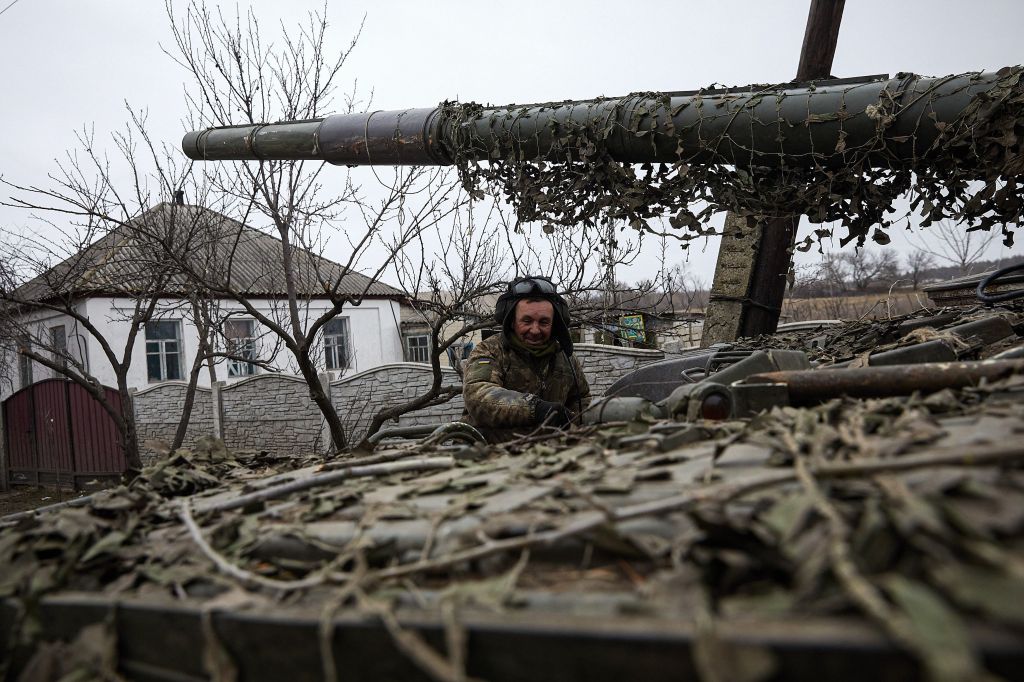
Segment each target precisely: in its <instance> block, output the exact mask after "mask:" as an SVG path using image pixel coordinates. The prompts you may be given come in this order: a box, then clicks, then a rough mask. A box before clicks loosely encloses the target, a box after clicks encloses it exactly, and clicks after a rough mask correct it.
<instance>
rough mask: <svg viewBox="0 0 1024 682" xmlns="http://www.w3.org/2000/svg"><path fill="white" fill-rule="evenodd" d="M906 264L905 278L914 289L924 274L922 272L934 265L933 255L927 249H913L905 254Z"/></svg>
mask: <svg viewBox="0 0 1024 682" xmlns="http://www.w3.org/2000/svg"><path fill="white" fill-rule="evenodd" d="M906 264H907V266H906V267H907V270H906V274H907V278H908V279H909V280H910V283H911V285H912V286H913V287H914V289H917V288H918V286H919V285H920V284H921V278H922V277H923V276H924V273H925V272H926V271H927V270H930V269H931V268H933V267H935V256H933V255H932V254H930V253H928V252H927V251H921V250H920V249H915V250H914V251H911V252H910V253H908V254H907V257H906Z"/></svg>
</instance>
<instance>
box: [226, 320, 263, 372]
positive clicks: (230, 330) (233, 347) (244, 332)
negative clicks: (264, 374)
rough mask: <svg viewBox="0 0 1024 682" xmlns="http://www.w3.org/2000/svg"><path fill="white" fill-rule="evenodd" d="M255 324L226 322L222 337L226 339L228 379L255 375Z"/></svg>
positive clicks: (244, 321)
mask: <svg viewBox="0 0 1024 682" xmlns="http://www.w3.org/2000/svg"><path fill="white" fill-rule="evenodd" d="M255 329H256V322H255V321H254V320H227V321H226V322H225V323H224V336H225V337H226V338H227V342H228V344H227V351H228V354H229V355H230V356H231V357H230V358H229V359H228V376H229V377H247V376H252V375H253V374H256V365H255V364H253V363H252V362H250V361H252V360H255V359H256V332H255Z"/></svg>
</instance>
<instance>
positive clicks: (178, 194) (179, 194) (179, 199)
mask: <svg viewBox="0 0 1024 682" xmlns="http://www.w3.org/2000/svg"><path fill="white" fill-rule="evenodd" d="M174 203H175V204H177V205H178V206H184V205H185V190H181V189H176V190H174Z"/></svg>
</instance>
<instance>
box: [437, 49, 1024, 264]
mask: <svg viewBox="0 0 1024 682" xmlns="http://www.w3.org/2000/svg"><path fill="white" fill-rule="evenodd" d="M1021 73H1022V67H1012V68H1009V67H1008V68H1006V69H1003V70H1001V71H999V72H998V78H997V79H996V82H995V84H994V86H993V87H991V88H990V89H987V90H986V91H984V92H982V93H981V94H979V95H977V96H976V97H974V99H973V100H972V101H971V103H970V105H968V106H967V107H966V108H965V109H964V110H963V111H962V112H961V114H960V116H959V117H958V118H957V119H956V120H955V121H952V122H941V121H937V120H936V119H935V115H934V112H933V110H932V107H931V104H932V100H933V99H936V98H939V97H943V96H948V95H949V92H948V89H949V88H948V87H947V86H948V84H949V83H952V82H956V81H957V79H962V82H961V83H960V85H959V86H958V88H957V89H958V90H959V89H969V88H973V87H974V85H975V84H977V83H978V82H979V81H980V79H981V78H982V75H981V74H963V75H961V76H949V77H946V78H939V79H934V80H933V81H930V83H931V85H930V86H929V88H928V89H927V90H925V91H924V92H916V91H911V90H908V89H907V83H910V82H913V77H912V76H910V75H908V74H899V75H897V77H896V78H895V79H894V83H895V85H893V86H892V87H886V88H885V89H884V90H882V91H881V94H880V96H879V98H878V100H877V101H876V102H874V103H873V104H870V105H868V106H866V107H864V108H863V110H848V109H847V108H846V104H845V102H844V103H843V104H842V108H840V109H838V110H836V111H835V112H833V113H827V114H810V113H808V114H806V116H805V118H804V119H803V120H800V121H795V122H794V121H786V120H784V119H783V118H782V115H781V113H780V114H779V118H778V120H777V121H767V122H763V126H764V127H768V128H771V127H773V126H776V125H777V126H778V128H779V130H780V131H783V130H793V129H796V128H801V127H807V128H809V129H811V134H812V135H813V128H814V127H815V126H829V125H831V126H834V125H836V124H837V122H838V124H839V125H840V126H841V127H842V126H845V125H847V124H848V123H849V124H852V123H854V122H856V120H857V119H858V117H859V118H861V119H863V117H868V118H869V119H872V120H873V122H874V133H873V134H872V135H870V137H869V139H865V140H863V141H858V142H857V143H856V144H855V143H854V142H853V138H852V136H851V137H850V138H847V136H846V133H845V132H843V131H842V130H841V132H840V133H839V135H838V138H837V140H836V141H835V142H833V143H832V144H833V145H834V148H820V147H819V148H816V149H814V150H813V151H811V152H806V153H793V152H791V151H789V150H788V149H787V148H786V146H785V145H784V144H781V142H782V138H781V137H780V138H779V140H778V141H779V143H780V144H779V145H778V147H779V148H778V149H776V150H771V151H767V152H760V151H755V152H754V153H753V154H752V155H751V160H749V161H748V162H744V163H739V164H734V163H733V157H732V156H731V155H732V154H735V153H736V149H735V147H734V146H733V142H734V140H732V139H731V138H732V136H733V135H734V131H732V130H731V129H730V128H729V127H728V126H726V127H725V128H724V131H723V132H721V133H720V134H718V135H717V136H715V137H706V136H703V134H702V132H701V128H702V127H707V128H709V129H717V128H715V126H714V125H710V124H713V123H714V122H715V121H722V120H723V119H724V120H726V121H731V120H732V119H735V118H737V117H738V116H739V115H740V114H742V113H743V112H744V111H745V110H747V109H751V110H752V109H753V108H755V107H758V106H759V105H762V104H763V103H764V102H766V101H769V102H770V101H775V103H776V106H777V108H778V110H779V111H781V109H782V107H783V100H784V98H785V97H787V96H788V97H792V96H793V95H792V94H788V95H787V94H786V93H785V92H784V91H785V89H786V88H787V87H792V86H787V85H786V84H782V85H770V86H762V87H759V88H756V89H752V90H751V92H752V93H753V94H752V95H751V94H750V93H746V94H744V93H738V94H735V95H726V96H725V97H722V96H721V95H720V93H713V92H712V91H708V92H707V93H705V92H704V91H702V92H700V93H698V94H697V95H696V96H694V97H693V98H692V100H690V101H688V102H684V103H682V104H676V105H673V100H672V99H671V97H670V96H669V95H666V94H664V93H637V94H634V95H630V96H629V97H625V98H622V99H619V100H595V101H593V102H589V103H564V104H560V103H552V104H546V105H532V106H528V107H527V106H524V107H521V108H516V107H511V108H510V113H509V114H507V115H504V118H505V119H507V120H511V121H513V122H514V121H515V119H516V118H517V117H524V118H528V117H536V116H538V115H543V116H550V117H551V118H552V119H555V118H557V116H556V115H557V114H558V113H559V112H567V111H570V110H575V111H576V112H578V111H579V110H580V108H581V107H589V108H590V109H591V110H592V113H593V115H592V116H585V117H580V116H578V115H574V116H575V117H574V118H573V119H571V120H570V119H568V118H567V117H563V118H564V119H565V120H566V122H563V123H556V122H550V123H548V124H547V127H546V130H545V131H544V134H545V135H549V136H550V137H551V138H552V139H551V142H550V144H548V143H547V142H543V141H541V140H540V139H539V138H540V134H539V133H538V134H537V137H538V139H536V140H534V139H517V138H516V137H515V135H514V134H511V133H508V134H505V135H504V136H503V135H496V134H493V131H492V129H493V128H494V127H495V122H494V121H493V120H492V119H491V117H492V116H493V115H494V110H492V109H485V108H483V107H481V106H480V105H477V104H472V103H468V104H456V103H445V104H444V105H443V110H444V112H445V114H446V115H448V116H449V117H451V118H452V120H453V121H455V123H454V124H453V125H452V126H451V127H450V131H451V133H452V137H453V138H454V141H453V142H452V149H451V154H452V156H453V157H454V158H455V161H456V164H457V165H458V169H459V173H460V177H461V179H462V182H463V184H464V185H465V186H466V187H467V188H468V189H470V190H471V191H475V192H478V193H479V192H481V191H482V190H483V189H485V188H486V189H489V190H490V191H492V192H493V193H495V194H496V195H501V196H503V197H504V198H505V199H506V200H507V201H509V202H510V203H511V204H512V205H513V206H514V207H515V209H516V211H517V215H518V218H519V220H520V221H523V222H527V221H537V222H540V223H541V224H543V225H544V226H545V229H552V228H553V226H574V225H579V224H583V225H588V226H593V225H596V224H599V223H600V224H607V223H616V224H620V225H629V226H631V227H633V228H635V229H638V230H642V231H653V232H662V231H663V228H662V226H661V223H660V220H659V219H661V218H666V219H667V220H668V222H669V224H670V225H671V227H672V228H674V232H675V234H676V236H678V237H680V239H682V240H683V241H684V242H685V240H688V239H692V238H694V237H697V236H699V235H702V234H706V233H708V232H710V231H712V228H711V227H710V226H709V224H708V220H709V218H710V216H711V215H712V214H714V213H716V212H720V211H726V210H732V211H736V212H738V213H740V214H741V215H747V216H749V217H750V218H751V219H752V220H763V219H765V218H768V217H774V216H791V215H806V216H808V217H809V218H810V220H811V221H812V222H813V223H832V224H838V225H839V226H842V227H843V228H845V232H846V233H845V234H843V235H840V236H841V241H842V242H843V243H844V244H845V243H846V242H848V241H851V240H855V241H856V242H857V243H858V244H863V243H864V241H865V239H866V238H867V236H868V235H869V232H870V236H871V238H872V239H874V240H875V241H876V242H878V243H880V244H886V243H888V241H889V236H888V232H887V229H888V228H889V227H890V226H892V225H894V224H895V223H897V222H898V221H901V220H903V219H904V218H906V217H907V216H909V215H910V212H916V213H917V214H919V215H920V216H921V225H922V226H927V225H929V224H930V223H932V222H934V221H937V220H940V219H943V218H951V219H953V220H954V221H957V222H961V223H963V224H964V226H965V227H966V228H968V229H985V230H989V229H992V228H993V227H997V228H999V229H1000V230H1001V231H1002V233H1003V236H1004V242H1005V243H1006V244H1007V245H1010V244H1011V243H1012V241H1013V229H1014V227H1015V226H1017V225H1019V224H1020V222H1021V214H1022V211H1024V184H1022V183H1021V181H1020V179H1019V175H1020V173H1021V170H1022V169H1024V155H1022V151H1021V142H1022V139H1024V84H1022V83H1021ZM858 87H861V85H858V84H851V85H849V86H848V91H849V92H851V93H852V92H854V91H855V90H856V88H858ZM812 89H813V86H812ZM712 95H714V97H712ZM705 99H707V102H709V103H708V104H705ZM710 102H714V103H715V105H714V106H712V104H710ZM638 103H640V104H639V105H638ZM609 105H612V106H613V110H612V114H611V115H606V113H605V112H606V110H607V109H608V108H609ZM685 107H692V108H694V109H695V110H696V113H694V114H693V116H694V118H693V119H692V120H693V122H692V123H691V124H690V125H689V126H688V128H686V129H682V128H679V127H678V126H676V125H674V124H673V122H672V121H673V118H674V117H678V116H679V114H680V113H681V110H682V109H684V108H685ZM683 113H684V114H685V112H683ZM901 117H902V119H903V122H902V124H901V126H902V127H901V128H900V130H909V131H910V132H909V133H908V134H906V135H902V134H895V133H894V132H893V130H894V128H893V126H894V125H895V124H896V122H897V121H900V120H901ZM908 118H913V120H912V121H908V120H906V119H908ZM581 120H583V121H585V122H580V121H581ZM676 120H678V119H676ZM480 122H485V123H487V130H488V132H487V135H488V137H486V139H485V138H484V137H483V136H482V135H481V133H480V128H479V127H477V125H476V124H478V123H480ZM758 125H759V126H760V125H762V123H759V124H758ZM514 126H515V123H513V124H510V127H511V128H514ZM925 127H928V128H936V129H937V131H935V132H936V134H935V138H934V140H933V141H931V142H930V143H928V144H924V143H921V142H919V141H918V140H917V139H916V133H917V131H918V130H921V129H924V128H925ZM620 129H624V130H620ZM623 132H624V133H625V134H626V136H632V137H636V138H640V137H643V139H646V140H650V144H651V149H652V151H653V150H654V149H655V148H664V147H665V145H666V144H669V143H671V142H672V140H682V139H683V138H684V137H685V136H687V135H696V136H697V137H699V138H700V148H697V149H694V148H692V147H690V148H684V145H683V143H682V142H681V141H680V142H679V143H678V146H677V147H676V155H675V158H674V159H673V160H672V161H671V162H664V163H644V164H642V165H639V166H635V165H633V164H631V163H624V162H621V161H617V160H615V158H613V155H612V154H611V153H610V152H609V140H610V139H613V138H615V137H616V136H617V135H619V134H620V133H623ZM755 132H756V131H751V135H752V136H753V135H754V134H755ZM779 134H780V136H781V135H782V134H783V133H782V132H780V133H779ZM644 136H646V137H644ZM908 145H909V146H910V147H911V149H910V151H909V152H906V151H903V152H901V153H900V154H899V155H897V154H896V153H894V152H892V151H891V150H892V149H894V148H895V147H900V146H903V147H906V146H908ZM538 147H539V148H538ZM726 148H728V149H729V150H730V151H729V154H726V153H724V151H723V150H725V149H726ZM529 150H532V151H529ZM481 152H482V154H481ZM662 156H663V155H662ZM697 157H699V160H697V161H696V162H695V161H694V159H695V158H697ZM480 158H483V159H485V160H486V163H482V162H480V161H478V159H480ZM903 198H908V199H909V201H910V212H905V213H904V215H898V214H897V209H898V207H899V206H900V205H901V204H900V201H901V200H902V199H903ZM698 207H699V208H698ZM831 233H832V227H822V228H820V229H818V230H816V231H815V233H814V234H813V235H812V236H809V237H808V238H807V240H806V241H805V243H804V244H803V245H802V247H801V248H804V249H806V248H809V247H810V246H811V244H812V243H813V242H815V241H818V240H821V239H824V238H826V237H829V236H831Z"/></svg>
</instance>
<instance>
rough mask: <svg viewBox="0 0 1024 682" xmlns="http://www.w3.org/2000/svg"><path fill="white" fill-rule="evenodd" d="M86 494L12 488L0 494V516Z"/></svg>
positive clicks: (31, 487)
mask: <svg viewBox="0 0 1024 682" xmlns="http://www.w3.org/2000/svg"><path fill="white" fill-rule="evenodd" d="M86 494H88V493H83V492H79V493H74V492H71V491H70V490H56V489H54V488H37V487H35V486H30V487H28V486H25V487H23V486H12V487H11V489H10V490H8V491H7V492H0V516H6V515H7V514H13V513H15V512H20V511H26V510H29V509H36V508H37V507H44V506H46V505H48V504H56V503H57V502H65V501H67V500H70V499H71V498H72V497H81V496H82V495H86Z"/></svg>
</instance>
